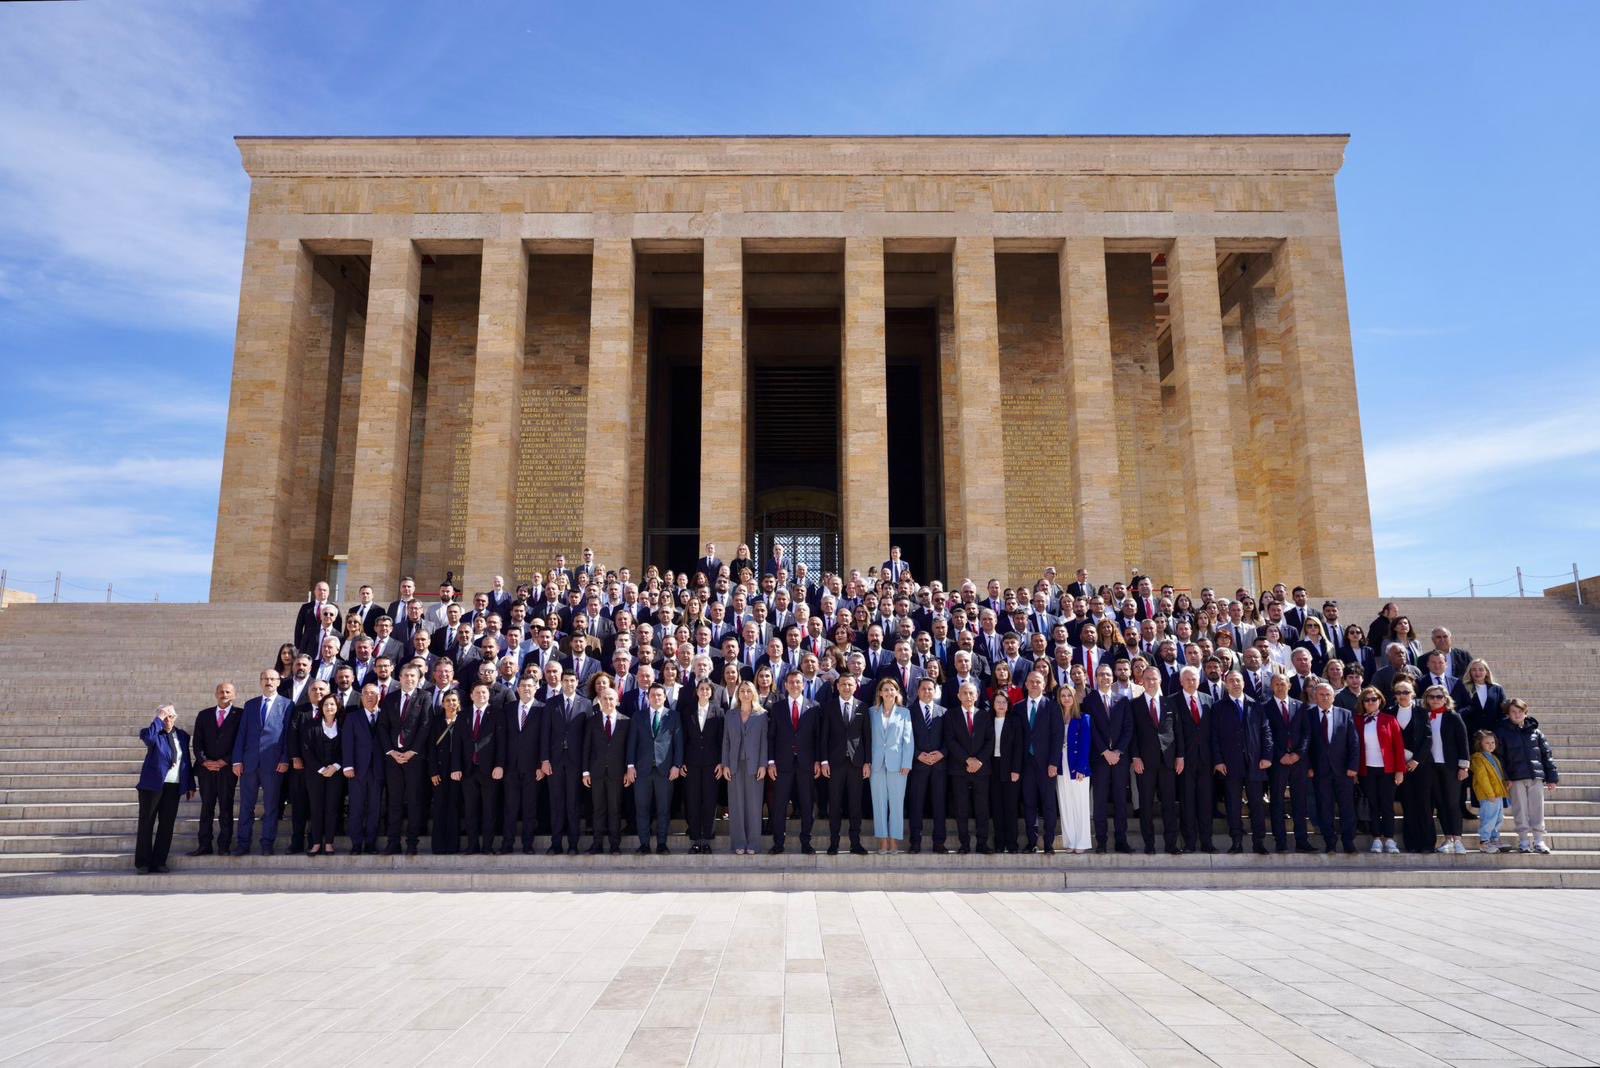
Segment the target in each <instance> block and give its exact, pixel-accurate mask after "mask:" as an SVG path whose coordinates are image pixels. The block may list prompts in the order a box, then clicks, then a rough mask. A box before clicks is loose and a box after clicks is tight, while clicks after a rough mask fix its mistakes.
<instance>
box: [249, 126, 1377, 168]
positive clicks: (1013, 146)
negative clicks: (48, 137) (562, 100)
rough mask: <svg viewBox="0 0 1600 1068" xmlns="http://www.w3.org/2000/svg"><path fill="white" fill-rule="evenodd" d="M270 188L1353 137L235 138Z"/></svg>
mask: <svg viewBox="0 0 1600 1068" xmlns="http://www.w3.org/2000/svg"><path fill="white" fill-rule="evenodd" d="M235 141H236V143H237V144H238V146H239V153H240V155H241V156H242V157H243V161H244V169H245V170H246V171H247V172H248V173H249V174H250V176H251V177H252V178H266V177H352V178H354V177H448V176H469V175H470V176H491V177H507V178H511V177H524V176H535V177H585V176H622V177H651V176H673V175H728V176H739V175H792V176H797V177H798V176H841V175H842V176H851V175H862V176H891V175H980V176H981V175H991V176H1006V175H1063V174H1078V175H1094V174H1104V175H1130V176H1138V175H1230V176H1237V175H1274V174H1283V175H1298V176H1306V175H1325V176H1329V177H1331V176H1332V175H1334V174H1336V173H1337V172H1338V170H1339V167H1340V165H1341V164H1342V163H1343V161H1344V148H1345V145H1346V144H1347V143H1348V142H1349V136H1348V135H1346V134H1313V135H1282V136H1277V135H1268V136H1226V135H1219V136H1210V137H1104V136H1096V137H1009V136H994V137H370V138H369V137H237V138H235Z"/></svg>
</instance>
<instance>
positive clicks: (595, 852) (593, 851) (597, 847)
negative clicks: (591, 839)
mask: <svg viewBox="0 0 1600 1068" xmlns="http://www.w3.org/2000/svg"><path fill="white" fill-rule="evenodd" d="M604 848H605V846H602V845H601V844H600V843H599V842H595V843H594V844H593V845H591V846H590V847H589V855H590V856H591V857H594V856H599V855H600V852H601V850H603V849H604Z"/></svg>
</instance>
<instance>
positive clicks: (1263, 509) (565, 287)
mask: <svg viewBox="0 0 1600 1068" xmlns="http://www.w3.org/2000/svg"><path fill="white" fill-rule="evenodd" d="M1346 141H1347V138H1345V137H1344V136H1283V137H693V138H676V137H672V138H610V137H595V138H478V137H468V138H295V137H246V138H240V139H239V142H238V143H239V149H240V152H241V154H242V155H243V158H244V167H245V169H246V170H247V171H248V172H249V174H250V177H251V180H252V185H251V197H250V218H249V226H248V234H247V241H246V245H245V258H244V276H243V282H242V285H241V287H240V302H239V333H238V340H237V346H236V350H235V356H234V371H233V391H232V400H231V404H230V408H229V416H228V434H227V449H226V455H225V460H224V465H223V476H222V499H221V509H220V515H219V519H218V528H217V540H216V558H215V564H214V570H213V574H212V596H213V598H215V599H218V600H242V599H251V600H299V599H301V598H303V596H304V595H305V591H306V589H307V588H308V587H309V585H310V584H311V583H312V582H313V581H315V580H316V579H319V578H329V577H333V578H337V579H340V580H342V585H343V586H344V589H345V590H346V591H347V592H349V591H353V590H354V588H355V585H356V584H358V583H361V582H370V583H372V584H373V585H374V586H375V587H377V589H378V591H379V595H380V597H384V596H390V595H392V591H393V590H394V589H395V586H396V584H397V581H398V579H399V577H400V576H401V575H402V574H415V575H416V576H417V578H418V580H419V583H420V584H421V585H422V588H423V589H424V590H426V589H427V588H428V585H429V584H430V583H436V582H438V581H439V579H440V578H442V577H443V576H444V574H445V573H446V572H447V571H453V572H454V573H455V574H456V575H457V576H463V577H464V578H465V584H466V586H467V588H468V589H469V590H470V589H482V588H484V587H485V586H486V584H487V582H488V579H489V577H490V576H492V575H494V574H503V575H505V576H506V578H507V579H508V580H511V581H517V580H522V579H525V578H526V577H527V576H529V575H530V574H531V573H532V572H533V571H534V570H535V569H537V568H541V567H548V566H549V564H550V562H551V559H552V558H553V556H554V554H555V553H556V552H558V551H562V552H567V553H569V554H572V553H574V551H575V550H576V548H577V547H578V546H580V545H590V546H593V547H594V549H595V551H596V554H597V558H598V559H599V561H600V562H601V563H603V564H606V565H609V566H619V565H623V564H626V565H628V566H630V567H632V568H633V569H634V571H635V574H638V573H639V570H640V565H641V564H645V563H657V564H661V565H663V566H676V567H683V566H685V565H688V564H690V563H692V561H693V560H694V559H695V557H696V555H697V552H698V550H699V546H700V544H701V543H703V542H704V541H707V540H710V541H714V542H716V543H717V545H718V550H719V554H720V555H722V556H723V557H724V558H725V559H726V558H728V557H730V556H731V555H732V551H733V549H734V548H735V546H736V545H737V544H738V543H739V542H751V543H752V547H753V548H754V549H755V550H756V551H757V554H758V556H761V557H764V556H766V555H767V553H766V551H765V550H766V549H767V547H768V546H770V545H771V544H772V543H775V542H777V543H783V544H785V545H787V546H788V547H789V548H790V549H791V555H798V557H799V558H800V559H805V560H808V561H810V562H811V564H812V566H813V570H814V571H815V568H817V567H824V568H829V569H838V568H849V567H863V568H866V567H871V566H875V565H876V564H878V563H879V562H880V561H882V560H883V559H884V558H885V556H886V555H887V554H886V550H887V547H888V545H889V544H890V542H891V541H893V542H896V543H898V544H900V545H902V546H904V550H905V554H906V556H907V558H908V559H909V560H911V562H912V564H913V566H914V567H915V568H916V570H917V572H918V573H919V575H922V576H925V577H946V578H953V579H960V578H961V577H965V576H971V577H973V578H974V579H976V580H977V581H978V582H979V583H980V584H981V583H982V582H983V581H984V580H985V579H986V578H988V577H990V576H994V577H999V578H1001V579H1002V580H1003V581H1006V582H1023V581H1030V580H1031V579H1033V578H1035V577H1037V575H1038V574H1039V571H1040V569H1041V568H1042V567H1043V566H1044V565H1045V564H1047V563H1052V564H1056V565H1058V566H1062V567H1071V566H1075V565H1077V564H1082V565H1083V566H1086V567H1088V568H1089V570H1090V574H1091V576H1093V577H1095V578H1097V579H1098V580H1100V581H1108V580H1110V579H1111V578H1114V577H1119V576H1121V575H1124V574H1125V572H1126V569H1127V568H1128V567H1130V566H1137V567H1140V568H1141V569H1143V570H1145V571H1146V572H1147V573H1150V574H1153V575H1156V576H1160V577H1163V578H1168V579H1170V580H1172V581H1173V582H1175V583H1176V584H1178V585H1180V586H1191V587H1198V586H1200V585H1202V584H1211V585H1215V586H1217V587H1218V588H1219V589H1224V590H1226V591H1228V592H1231V591H1232V590H1233V588H1234V587H1235V586H1237V585H1239V584H1240V583H1241V582H1245V583H1246V584H1248V585H1251V586H1260V585H1261V584H1262V583H1270V582H1272V581H1275V580H1278V579H1282V580H1285V581H1289V582H1303V583H1304V584H1305V585H1306V586H1308V587H1310V588H1311V589H1312V590H1313V591H1314V592H1316V593H1343V594H1347V595H1357V594H1372V593H1374V592H1376V591H1375V586H1376V578H1375V572H1374V563H1373V550H1372V530H1371V519H1370V516H1369V511H1368V505H1367V489H1366V478H1365V472H1364V470H1363V465H1362V445H1361V425H1360V417H1359V413H1358V410H1357V405H1356V385H1355V372H1354V367H1353V363H1352V354H1351V345H1350V327H1349V314H1348V310H1347V306H1346V300H1345V283H1344V268H1343V262H1342V258H1341V253H1340V243H1339V222H1338V214H1337V209H1336V207H1335V198H1334V175H1335V174H1336V173H1337V172H1338V170H1339V167H1340V164H1341V162H1342V160H1343V155H1344V148H1345V144H1346Z"/></svg>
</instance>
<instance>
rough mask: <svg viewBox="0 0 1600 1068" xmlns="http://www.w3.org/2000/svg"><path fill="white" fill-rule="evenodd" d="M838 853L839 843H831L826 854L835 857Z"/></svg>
mask: <svg viewBox="0 0 1600 1068" xmlns="http://www.w3.org/2000/svg"><path fill="white" fill-rule="evenodd" d="M838 855H839V843H838V842H835V843H833V845H831V846H829V847H828V856H830V857H836V856H838Z"/></svg>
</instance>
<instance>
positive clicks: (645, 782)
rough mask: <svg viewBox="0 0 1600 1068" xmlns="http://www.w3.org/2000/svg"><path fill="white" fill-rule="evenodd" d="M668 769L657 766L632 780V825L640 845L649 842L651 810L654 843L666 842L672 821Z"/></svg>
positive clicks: (670, 784)
mask: <svg viewBox="0 0 1600 1068" xmlns="http://www.w3.org/2000/svg"><path fill="white" fill-rule="evenodd" d="M669 770H670V769H668V768H657V769H656V770H654V771H649V772H645V773H643V774H641V775H640V776H639V777H638V778H637V779H634V780H633V809H634V815H633V820H634V823H633V825H634V830H635V831H636V832H637V833H638V835H639V844H640V845H648V844H649V841H650V828H651V826H652V822H651V819H650V816H651V812H652V810H653V811H654V813H655V821H654V824H653V826H654V827H655V832H656V845H666V844H667V833H668V832H669V831H670V830H671V821H672V780H671V779H669V778H668V777H667V773H668V771H669Z"/></svg>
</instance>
